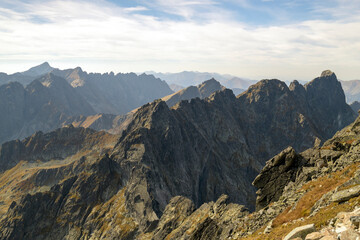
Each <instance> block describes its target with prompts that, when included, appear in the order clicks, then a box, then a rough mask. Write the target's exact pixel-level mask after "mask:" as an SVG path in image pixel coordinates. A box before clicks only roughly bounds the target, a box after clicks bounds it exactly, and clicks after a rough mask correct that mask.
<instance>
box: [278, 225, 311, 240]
mask: <svg viewBox="0 0 360 240" xmlns="http://www.w3.org/2000/svg"><path fill="white" fill-rule="evenodd" d="M315 231H316V229H315V225H314V224H308V225H305V226H301V227H297V228H295V229H294V230H292V231H291V232H290V233H289V234H288V235H286V236H285V238H284V240H291V239H295V238H298V237H300V238H302V239H304V238H305V237H306V236H307V235H308V234H309V233H312V232H315Z"/></svg>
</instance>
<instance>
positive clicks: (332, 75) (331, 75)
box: [320, 70, 336, 78]
mask: <svg viewBox="0 0 360 240" xmlns="http://www.w3.org/2000/svg"><path fill="white" fill-rule="evenodd" d="M320 77H329V78H336V75H335V73H334V72H332V71H331V70H325V71H323V72H322V73H321V76H320Z"/></svg>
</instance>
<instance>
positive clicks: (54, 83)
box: [38, 73, 68, 90]
mask: <svg viewBox="0 0 360 240" xmlns="http://www.w3.org/2000/svg"><path fill="white" fill-rule="evenodd" d="M38 80H39V81H40V82H41V84H42V85H43V86H45V87H47V88H58V87H63V86H67V85H68V83H67V81H66V80H65V79H64V78H61V77H58V76H56V75H54V74H52V73H48V74H46V75H44V76H42V77H41V78H39V79H38ZM57 90H58V89H57Z"/></svg>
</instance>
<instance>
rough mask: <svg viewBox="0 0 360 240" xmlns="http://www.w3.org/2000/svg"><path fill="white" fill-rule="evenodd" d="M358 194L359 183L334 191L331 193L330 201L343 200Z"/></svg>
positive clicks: (359, 193)
mask: <svg viewBox="0 0 360 240" xmlns="http://www.w3.org/2000/svg"><path fill="white" fill-rule="evenodd" d="M359 195H360V185H357V186H355V187H352V188H349V189H345V190H342V191H339V192H336V193H334V195H332V197H331V199H330V201H332V202H345V201H348V200H349V199H351V198H353V197H357V196H359Z"/></svg>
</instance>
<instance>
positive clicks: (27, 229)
mask: <svg viewBox="0 0 360 240" xmlns="http://www.w3.org/2000/svg"><path fill="white" fill-rule="evenodd" d="M333 80H334V78H333V75H332V74H327V73H324V74H323V76H322V77H320V78H317V79H314V81H313V82H312V83H309V85H310V86H305V87H304V86H302V85H300V84H298V83H296V82H295V83H294V84H293V87H291V88H288V87H287V86H286V84H284V83H282V82H281V81H278V80H263V81H261V82H259V83H257V84H256V85H254V86H252V87H250V88H249V89H248V91H246V92H245V93H243V94H241V95H240V96H238V97H235V96H234V94H233V93H232V92H231V91H230V90H227V89H225V90H222V91H218V92H216V93H214V94H212V95H211V96H210V97H208V98H205V99H203V100H201V99H193V100H191V101H182V102H180V103H178V104H176V105H175V106H174V107H172V108H169V107H168V106H167V104H166V103H165V102H163V101H161V100H157V101H155V102H153V103H149V104H146V105H144V106H143V107H141V108H140V109H138V110H137V111H136V112H134V115H133V117H132V118H131V121H129V123H128V125H127V128H126V129H125V130H124V131H123V132H122V134H121V136H120V137H119V139H118V140H117V141H116V142H117V143H116V145H115V146H114V147H113V148H111V150H106V153H104V152H102V150H101V149H102V147H100V146H99V145H98V144H100V142H97V143H96V144H95V145H93V146H92V147H90V148H89V149H88V151H90V152H91V151H95V152H93V153H90V152H88V151H87V150H84V151H81V154H80V153H79V151H78V152H77V153H74V155H71V156H66V159H63V160H60V162H59V161H58V162H57V165H56V166H52V167H51V169H52V170H50V169H49V165H46V163H47V162H46V161H45V160H41V158H40V163H39V164H40V166H41V169H35V170H34V169H33V168H27V167H26V163H22V162H19V163H18V164H17V165H16V166H15V167H14V168H11V169H9V170H8V171H6V172H4V173H3V174H4V175H2V177H4V178H0V183H4V185H0V194H1V189H4V191H5V192H6V193H8V192H9V191H10V189H14V190H12V191H15V190H16V189H18V190H19V191H20V190H21V192H22V193H23V195H21V196H22V197H21V198H14V199H15V200H16V201H15V202H14V203H11V201H9V200H7V201H6V202H4V203H3V205H4V206H5V207H6V206H7V208H6V210H7V212H6V213H5V214H3V216H2V220H1V224H0V226H1V229H2V231H1V234H2V235H0V237H1V238H4V239H16V238H19V237H20V238H21V237H23V238H24V237H26V238H35V239H49V238H51V239H64V238H70V239H75V238H76V239H99V238H108V239H109V238H110V239H115V238H121V239H134V238H137V239H149V238H150V239H151V238H153V239H162V238H164V237H165V236H166V237H167V238H169V239H179V238H183V239H226V238H229V237H235V238H236V237H240V236H246V235H250V234H251V232H252V231H255V230H258V229H261V228H262V227H265V225H266V224H268V223H269V221H271V220H274V225H272V224H270V226H269V229H268V231H270V232H271V228H273V229H276V227H278V226H280V225H281V224H280V222H281V221H283V220H281V219H277V220H276V221H275V218H277V217H278V216H280V217H279V218H281V215H279V214H280V213H281V212H282V213H283V214H284V216H285V217H284V218H285V219H290V220H295V219H297V218H295V219H293V217H294V216H293V215H287V214H290V213H292V212H291V211H289V207H292V206H295V203H297V202H301V201H305V202H306V201H307V200H308V195H309V194H310V196H312V197H313V199H314V201H315V202H316V201H318V199H319V198H318V197H314V196H315V195H314V194H315V193H316V194H317V193H318V192H317V191H316V190H319V189H320V190H323V188H325V186H326V189H327V187H329V186H331V187H332V186H334V187H335V186H340V185H336V184H343V183H345V180H344V179H345V178H344V179H342V178H341V179H342V180H341V181H338V180H339V179H340V178H338V177H337V175H334V176H332V177H333V178H334V179H335V180H336V181H335V182H333V181H328V183H329V184H330V185H323V183H319V184H317V183H316V182H314V183H309V184H317V185H315V186H318V187H319V189H318V188H315V189H312V188H311V187H306V186H307V185H306V184H307V183H308V182H309V181H310V180H312V179H313V176H315V177H317V178H318V177H321V176H325V175H326V174H328V173H329V174H331V173H333V172H334V173H335V172H337V171H338V170H339V171H340V170H341V169H342V168H344V169H345V168H346V167H347V166H348V165H347V164H348V163H349V161H342V160H341V158H339V157H340V156H342V155H344V154H350V155H349V157H350V156H351V154H352V152H351V149H352V148H351V146H352V145H354V150H355V149H357V145H355V142H356V139H355V140H354V139H353V138H352V137H353V136H354V135H356V134H357V125H358V123H357V122H355V123H354V125H353V126H351V127H350V130H349V129H347V130H344V131H342V132H340V133H338V134H337V135H336V136H335V137H334V138H333V139H332V140H330V141H328V142H326V143H325V144H324V146H323V147H322V148H319V144H316V147H315V148H314V149H310V150H308V151H305V152H303V153H301V154H298V153H296V152H298V151H302V150H305V149H306V148H307V147H308V146H312V145H314V142H315V143H318V142H319V139H325V138H326V136H325V135H322V134H325V133H326V134H330V132H335V131H337V130H338V127H339V123H340V125H341V124H345V122H344V119H345V118H346V117H345V116H349V117H354V113H353V112H352V111H351V109H350V111H349V109H348V108H347V107H348V105H346V104H345V103H344V102H345V99H344V98H343V97H341V96H343V95H341V93H342V92H341V88H340V89H338V87H339V85H338V84H336V82H335V81H334V83H329V84H325V83H326V81H333ZM323 81H324V82H325V83H322V82H323ZM319 82H320V83H319ZM316 86H321V89H322V91H324V87H326V86H329V87H330V88H335V89H328V91H330V92H332V93H333V94H337V93H339V96H330V95H327V94H326V93H325V95H326V96H327V97H331V99H327V102H328V103H329V104H328V103H327V102H325V103H324V104H323V105H322V106H326V107H329V109H328V111H331V114H329V115H328V119H327V120H326V123H327V124H328V125H327V129H326V131H325V129H324V128H322V127H321V126H320V125H318V124H319V121H320V120H319V119H321V118H323V117H325V115H323V114H326V111H321V112H320V113H321V116H320V117H317V118H313V116H312V115H311V113H313V112H312V111H315V110H313V109H316V107H319V106H313V105H312V104H315V103H316V104H319V101H320V100H319V99H321V101H325V100H326V97H322V96H317V95H316V94H315V93H317V94H320V95H321V94H322V91H316ZM340 87H341V86H340ZM308 91H309V93H308ZM334 99H335V100H334ZM344 104H345V105H344ZM339 106H345V110H344V109H342V108H340V107H339ZM339 116H340V117H339ZM339 119H340V120H341V121H338V120H339ZM349 121H350V120H349ZM331 124H333V125H331ZM342 134H344V136H343V135H342ZM52 138H53V137H51V138H49V139H48V140H47V141H45V142H51V139H52ZM91 139H92V138H91ZM337 139H338V140H337ZM353 140H354V141H353ZM348 141H349V142H348ZM350 141H351V143H350ZM349 144H350V145H349ZM26 145H28V144H26ZM47 145H48V144H43V146H47ZM50 145H51V144H50ZM288 145H291V146H293V148H289V149H287V150H286V151H285V152H282V153H281V154H280V155H278V156H276V157H274V158H273V159H272V160H270V161H269V162H268V163H266V160H268V159H270V158H271V157H272V156H274V155H275V154H276V153H278V152H280V151H281V150H283V149H284V148H286V147H287V146H288ZM355 147H356V148H355ZM30 149H31V148H30ZM278 149H280V150H278ZM349 151H350V152H351V153H350V152H349ZM6 152H8V151H6ZM44 154H45V153H44ZM46 154H47V155H49V156H50V159H53V158H54V157H53V155H51V154H50V153H46ZM71 154H73V153H71ZM7 155H8V154H7ZM29 155H32V153H30V154H29ZM319 156H321V157H319ZM355 156H356V154H355V155H353V157H355ZM36 158H38V159H39V157H36ZM350 158H351V157H350ZM20 159H21V158H20ZM48 162H49V161H48ZM15 163H17V162H15ZM30 163H32V164H34V163H33V162H31V161H30ZM265 163H266V164H265ZM24 164H25V165H24ZM13 165H14V164H13ZM13 165H11V166H9V167H12V166H13ZM264 165H265V168H264V169H263V170H261V169H262V167H263V166H264ZM324 167H327V169H325V168H324ZM24 168H25V169H27V170H29V171H30V172H28V173H26V174H28V175H25V173H24V172H23V169H24ZM38 170H39V171H40V172H41V173H40V172H38ZM50 172H51V173H54V172H56V173H57V174H56V176H57V178H56V181H55V180H51V181H50V180H48V181H45V180H44V179H50V177H49V176H50V174H49V173H50ZM259 172H260V175H259V176H258V177H257V178H256V179H255V177H256V175H257V174H258V173H259ZM46 173H47V174H46ZM280 173H281V174H280ZM322 174H323V175H322ZM336 174H337V173H336ZM347 174H349V175H347ZM351 174H353V172H351V171H348V172H346V170H344V176H348V177H349V178H348V179H347V180H349V179H350V178H351V177H353V175H351ZM350 175H351V176H350ZM5 178H6V179H12V180H11V182H12V184H13V185H12V186H11V187H3V188H1V186H6V183H7V182H8V181H6V180H3V179H5ZM24 179H26V180H27V181H26V182H23V180H24ZM35 179H38V181H37V184H34V182H35V183H36V181H35ZM39 179H42V181H40V180H39ZM254 179H255V185H256V186H258V187H259V189H260V191H259V192H258V201H257V208H258V209H260V208H263V209H262V210H260V211H257V212H254V213H253V214H251V215H248V210H247V209H246V207H247V208H248V209H250V210H253V209H254V208H255V203H256V201H255V199H256V194H255V191H256V189H255V188H254V187H252V184H251V183H252V181H253V180H254ZM343 180H344V181H343ZM347 180H346V181H347ZM354 181H355V180H354ZM15 183H16V184H15ZM25 183H26V184H25ZM45 183H47V185H46V186H45V185H44V184H45ZM50 183H51V184H50ZM335 183H336V184H335ZM42 184H43V185H42ZM349 184H350V183H349ZM320 185H321V186H320ZM34 186H35V187H34ZM302 187H304V189H302ZM331 187H330V188H331ZM313 190H314V191H313ZM10 192H11V191H10ZM34 192H36V194H31V195H26V194H25V193H34ZM320 192H321V191H319V193H320ZM3 194H5V193H3ZM223 194H227V195H228V196H224V195H223ZM178 195H181V197H176V196H178ZM174 197H175V198H174ZM303 197H305V199H304V200H301V199H302V198H303ZM213 201H216V202H215V203H214V202H213ZM324 201H325V202H321V201H320V202H318V203H317V205H316V207H315V208H314V209H320V207H317V206H325V205H326V204H327V203H328V202H326V200H324ZM231 202H232V203H231ZM269 203H271V205H270V206H269ZM323 203H324V204H325V203H326V204H325V205H322V204H323ZM239 204H243V205H245V206H243V205H239ZM299 206H302V205H301V204H300V205H299ZM312 206H313V205H312ZM195 208H198V209H197V210H195ZM286 209H287V210H286ZM294 209H297V208H296V207H294ZM303 210H304V209H302V208H299V209H298V210H296V211H298V212H299V214H297V213H296V214H295V216H296V217H297V216H298V215H299V216H302V215H301V214H308V213H306V212H305V213H304V212H303ZM311 211H312V210H311ZM318 211H320V210H318ZM314 212H316V211H315V210H314ZM306 216H308V215H306ZM314 216H319V215H314ZM299 218H300V217H299ZM34 219H36V220H34ZM45 219H46V220H47V221H45ZM276 224H280V225H276ZM170 226H171V227H170ZM257 234H258V233H257ZM274 234H275V232H274ZM275 239H276V238H275Z"/></svg>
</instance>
